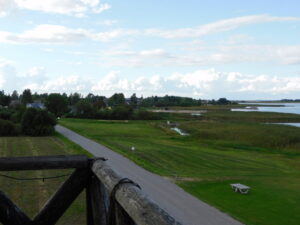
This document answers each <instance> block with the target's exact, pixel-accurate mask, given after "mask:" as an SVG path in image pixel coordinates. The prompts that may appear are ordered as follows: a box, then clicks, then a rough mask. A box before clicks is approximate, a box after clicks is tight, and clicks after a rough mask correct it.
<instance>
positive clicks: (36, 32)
mask: <svg viewBox="0 0 300 225" xmlns="http://www.w3.org/2000/svg"><path fill="white" fill-rule="evenodd" d="M89 35H90V33H89V32H88V31H86V30H84V29H71V28H67V27H64V26H60V25H50V24H42V25H38V26H36V27H35V28H33V29H31V30H27V31H25V32H23V33H21V34H13V33H9V32H0V42H7V43H13V44H16V43H69V42H75V41H80V40H84V39H86V38H87V37H88V36H89Z"/></svg>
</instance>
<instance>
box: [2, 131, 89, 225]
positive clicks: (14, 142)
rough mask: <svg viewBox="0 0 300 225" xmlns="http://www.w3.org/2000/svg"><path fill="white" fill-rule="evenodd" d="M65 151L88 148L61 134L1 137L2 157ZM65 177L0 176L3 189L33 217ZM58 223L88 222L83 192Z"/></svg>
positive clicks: (39, 174) (42, 174)
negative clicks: (43, 178) (16, 178)
mask: <svg viewBox="0 0 300 225" xmlns="http://www.w3.org/2000/svg"><path fill="white" fill-rule="evenodd" d="M64 154H66V155H67V154H86V151H84V150H83V149H81V148H80V147H79V146H78V145H76V144H74V143H72V142H70V141H68V140H67V139H66V138H65V137H63V136H61V135H59V134H56V135H55V136H51V137H22V136H21V137H0V156H1V157H6V156H38V155H64ZM70 173H72V170H39V171H17V172H1V174H5V175H10V176H14V177H20V178H32V177H49V176H57V175H64V174H70ZM65 179H66V177H62V178H58V179H53V180H45V182H43V181H42V180H35V181H16V180H11V179H7V178H4V177H0V190H1V191H4V192H5V193H6V194H7V195H8V196H9V197H10V198H11V199H12V200H13V201H14V202H15V203H16V204H17V205H18V206H19V207H20V208H21V209H23V210H24V211H25V213H26V214H27V215H28V216H30V217H31V218H32V217H34V215H36V213H37V212H38V211H39V210H40V209H41V208H42V206H43V205H44V204H45V203H46V201H47V200H48V199H49V198H50V197H51V195H52V194H53V193H54V192H55V191H56V190H57V188H58V187H59V185H60V184H61V183H62V182H63V181H64V180H65ZM58 224H60V225H62V224H64V225H71V224H72V225H82V224H86V221H85V195H84V193H83V194H81V196H79V198H78V199H77V200H76V201H75V202H74V203H73V205H72V206H71V207H70V208H69V209H68V211H67V212H66V214H65V215H64V216H63V217H62V218H61V219H60V221H59V222H58Z"/></svg>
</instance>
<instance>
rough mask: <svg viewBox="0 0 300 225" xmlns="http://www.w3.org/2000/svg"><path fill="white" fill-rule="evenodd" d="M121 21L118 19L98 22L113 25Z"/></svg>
mask: <svg viewBox="0 0 300 225" xmlns="http://www.w3.org/2000/svg"><path fill="white" fill-rule="evenodd" d="M118 22H119V21H118V20H103V21H100V22H98V23H97V24H99V25H103V26H113V25H115V24H117V23H118Z"/></svg>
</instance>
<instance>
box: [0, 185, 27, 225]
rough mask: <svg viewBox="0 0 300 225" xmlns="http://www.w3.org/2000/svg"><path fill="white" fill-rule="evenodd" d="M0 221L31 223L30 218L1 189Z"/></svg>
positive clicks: (14, 224)
mask: <svg viewBox="0 0 300 225" xmlns="http://www.w3.org/2000/svg"><path fill="white" fill-rule="evenodd" d="M0 223H2V224H3V225H31V220H30V219H29V218H28V217H27V216H26V214H25V213H23V212H22V210H20V209H19V208H18V207H17V206H16V205H15V204H14V203H13V202H12V201H11V200H10V199H9V198H8V197H7V196H6V195H5V194H4V193H3V192H2V191H0Z"/></svg>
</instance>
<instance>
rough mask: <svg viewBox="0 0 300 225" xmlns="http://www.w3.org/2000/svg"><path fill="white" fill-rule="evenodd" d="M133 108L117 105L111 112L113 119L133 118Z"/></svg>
mask: <svg viewBox="0 0 300 225" xmlns="http://www.w3.org/2000/svg"><path fill="white" fill-rule="evenodd" d="M132 113H133V109H132V107H130V106H117V107H115V108H114V109H113V110H112V112H111V119H114V120H128V119H130V118H131V116H132Z"/></svg>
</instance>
